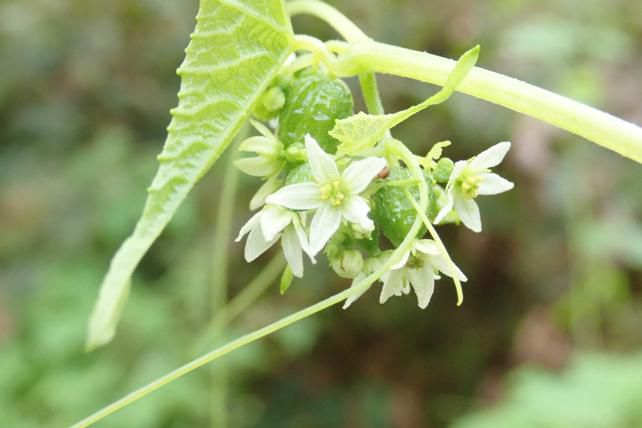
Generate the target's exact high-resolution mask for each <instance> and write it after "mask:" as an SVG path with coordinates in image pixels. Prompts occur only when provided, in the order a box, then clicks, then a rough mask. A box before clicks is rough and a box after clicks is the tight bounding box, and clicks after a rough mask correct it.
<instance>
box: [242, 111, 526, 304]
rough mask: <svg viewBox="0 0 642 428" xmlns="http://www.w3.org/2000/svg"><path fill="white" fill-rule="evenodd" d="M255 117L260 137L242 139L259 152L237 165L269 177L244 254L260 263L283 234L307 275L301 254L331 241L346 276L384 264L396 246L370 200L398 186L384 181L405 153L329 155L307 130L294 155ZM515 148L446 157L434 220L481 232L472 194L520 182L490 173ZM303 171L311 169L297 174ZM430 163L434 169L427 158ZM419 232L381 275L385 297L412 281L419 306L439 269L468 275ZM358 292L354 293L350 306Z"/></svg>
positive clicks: (299, 271)
mask: <svg viewBox="0 0 642 428" xmlns="http://www.w3.org/2000/svg"><path fill="white" fill-rule="evenodd" d="M253 124H254V126H255V127H256V128H257V129H258V130H259V132H260V133H261V134H262V135H261V136H256V137H251V138H249V139H248V140H246V141H244V142H243V143H242V144H241V145H240V147H239V150H241V151H244V152H253V153H255V154H256V156H254V157H248V158H243V159H240V160H238V161H237V162H236V166H237V167H238V168H239V169H241V170H242V171H243V172H245V173H247V174H249V175H252V176H256V177H261V178H263V179H264V180H266V182H265V183H264V184H263V186H262V187H261V188H260V189H259V191H258V192H257V194H256V195H255V196H254V198H253V199H252V201H251V204H250V208H251V209H252V210H259V211H258V212H257V213H256V214H255V215H254V216H252V218H250V220H249V221H248V222H247V223H246V224H245V225H244V226H243V227H242V229H241V231H240V234H239V236H238V238H237V241H240V240H241V239H242V238H243V237H244V236H246V235H248V237H247V242H246V245H245V258H246V260H247V261H248V262H251V261H253V260H254V259H256V258H257V257H258V256H260V255H261V254H263V253H264V252H265V251H267V250H268V249H269V248H271V247H272V246H273V245H275V244H276V243H277V241H279V240H280V241H281V245H282V247H283V252H284V255H285V257H286V260H287V262H288V265H289V269H290V270H291V272H292V274H293V275H295V276H297V277H302V276H303V271H304V263H303V258H304V257H303V254H304V253H305V254H306V255H307V256H308V258H309V259H310V261H311V262H312V263H316V257H317V255H318V254H319V253H320V252H321V251H322V250H323V249H324V248H325V253H326V255H327V256H328V258H329V261H330V265H331V266H332V267H333V269H334V270H335V271H336V272H337V273H338V274H339V275H340V276H343V277H346V278H352V279H353V280H354V281H353V283H356V282H358V281H360V280H361V279H362V278H365V277H366V276H367V275H370V274H371V273H372V272H374V271H375V270H376V269H377V268H378V267H379V266H381V264H382V263H383V261H384V260H385V259H386V256H387V255H389V254H390V252H391V251H392V250H382V249H380V244H379V241H380V238H379V234H377V235H376V236H375V234H374V232H375V231H376V229H380V228H381V227H382V226H381V225H380V224H376V223H377V222H376V221H375V220H376V219H377V218H376V217H373V216H372V212H371V208H372V205H373V200H372V199H373V195H374V194H376V193H377V192H378V191H381V189H383V188H385V186H388V185H390V186H395V185H399V183H395V182H394V180H392V181H391V179H390V178H388V179H386V175H387V171H389V170H390V169H391V168H399V167H402V166H401V165H400V163H399V161H398V160H396V159H395V158H394V157H392V156H387V155H386V154H385V153H382V154H383V156H381V157H377V156H367V155H364V156H352V157H350V156H347V155H345V154H342V155H340V154H337V155H332V154H329V153H327V152H325V151H324V150H323V149H322V148H321V147H320V145H319V144H318V143H317V141H315V139H314V138H312V137H311V136H310V135H306V136H305V141H304V145H302V147H300V149H299V152H298V153H297V158H296V161H295V162H292V161H291V159H292V153H291V150H290V151H288V150H287V149H286V148H284V145H283V144H282V143H281V142H280V141H279V140H278V139H277V138H276V137H275V136H274V135H273V134H272V133H271V132H270V130H269V129H268V128H267V127H265V126H264V125H262V124H260V123H256V122H254V123H253ZM509 148H510V143H508V142H503V143H499V144H497V145H495V146H493V147H491V148H489V149H488V150H486V151H484V152H482V153H480V154H479V155H478V156H475V157H473V158H471V159H468V160H463V161H458V162H455V163H453V162H452V161H450V160H449V159H447V158H442V159H441V160H442V161H443V162H439V165H447V166H449V167H447V168H446V169H447V171H446V176H445V177H443V178H442V179H441V180H440V181H441V182H442V184H443V185H440V184H438V183H437V182H436V181H435V180H432V181H431V189H432V192H433V193H434V194H435V195H437V198H436V205H437V209H436V210H435V213H436V215H433V216H432V217H431V218H430V221H431V222H432V223H433V224H444V223H460V222H461V223H463V224H464V225H465V226H466V227H468V228H469V229H471V230H473V231H475V232H479V231H481V219H480V213H479V208H478V206H477V204H476V202H475V199H476V198H477V197H478V196H480V195H494V194H498V193H502V192H505V191H507V190H510V189H511V188H512V187H513V183H511V182H509V181H507V180H505V179H504V178H502V177H500V176H499V175H497V174H495V173H492V172H491V171H490V168H492V167H494V166H497V165H498V164H499V163H500V162H501V161H502V160H503V158H504V156H505V155H506V153H507V151H508V150H509ZM369 153H372V151H370V152H369ZM302 155H303V156H302ZM423 159H425V158H423ZM392 163H395V164H396V165H393V164H392ZM432 163H433V165H436V164H437V162H432ZM425 164H426V163H425V162H424V163H423V165H425ZM302 169H304V170H305V171H306V173H305V174H300V173H296V174H295V173H294V171H300V170H302ZM424 169H429V168H426V167H425V166H424ZM430 174H431V171H430V170H428V171H425V175H426V176H428V177H430ZM441 174H442V175H443V171H441ZM295 175H296V177H294V176H295ZM293 177H294V178H293ZM415 217H416V212H415ZM423 230H424V232H422V234H423V233H425V229H423ZM414 238H415V239H414V241H413V242H412V245H411V246H410V248H409V249H408V251H406V252H405V253H404V254H403V256H402V258H401V260H400V261H399V262H398V263H396V264H395V265H393V266H392V267H391V268H390V270H388V271H387V272H386V273H384V274H383V275H382V276H381V277H380V278H379V280H380V281H381V282H382V283H383V287H382V289H381V295H380V302H381V303H383V302H385V301H387V300H388V299H389V298H390V297H392V296H401V295H404V294H408V293H409V292H410V290H411V289H412V290H414V292H415V294H416V296H417V300H418V303H419V307H421V308H425V307H426V306H427V305H428V303H429V302H430V298H431V296H432V294H433V289H434V283H435V280H436V279H439V278H440V275H441V274H445V275H447V276H450V277H452V278H457V279H459V280H460V281H465V280H466V277H465V276H464V274H463V273H462V272H461V271H460V270H459V269H458V268H457V267H456V266H455V265H454V264H453V263H452V262H451V261H450V260H448V259H447V256H446V254H445V253H444V252H443V251H442V248H440V246H438V245H437V243H436V242H435V241H434V240H431V239H422V236H417V237H414ZM355 242H366V243H370V244H374V245H370V249H369V250H367V251H365V253H366V254H365V256H364V254H363V252H364V251H363V247H355V245H354V243H355ZM372 247H374V250H373V249H372ZM357 297H358V296H354V297H353V298H351V299H349V300H348V301H347V303H346V307H347V306H348V305H350V304H351V303H352V302H353V301H354V300H356V298H357Z"/></svg>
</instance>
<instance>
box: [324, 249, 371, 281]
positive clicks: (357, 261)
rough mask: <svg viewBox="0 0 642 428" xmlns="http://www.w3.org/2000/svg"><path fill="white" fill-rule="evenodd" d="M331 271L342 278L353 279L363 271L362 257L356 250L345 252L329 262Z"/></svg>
mask: <svg viewBox="0 0 642 428" xmlns="http://www.w3.org/2000/svg"><path fill="white" fill-rule="evenodd" d="M330 264H331V265H332V269H334V271H335V272H336V273H337V275H339V276H340V277H342V278H354V277H356V276H357V275H358V274H359V273H360V272H361V270H362V269H363V256H362V255H361V253H360V252H359V251H357V250H347V251H344V252H342V253H341V254H340V255H338V256H337V257H333V258H332V259H331V260H330Z"/></svg>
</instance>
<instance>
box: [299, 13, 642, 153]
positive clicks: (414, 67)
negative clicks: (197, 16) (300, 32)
mask: <svg viewBox="0 0 642 428" xmlns="http://www.w3.org/2000/svg"><path fill="white" fill-rule="evenodd" d="M288 11H289V12H290V14H291V15H295V14H299V13H307V14H310V15H313V16H316V17H318V18H320V19H322V20H324V21H326V22H327V23H328V24H329V25H331V26H332V27H334V28H335V29H336V30H337V31H338V32H339V33H340V34H341V35H342V36H343V37H345V38H346V40H348V41H349V42H352V46H351V48H350V49H349V50H348V51H347V52H346V53H345V54H344V55H342V56H341V57H340V59H339V60H338V61H336V62H335V63H334V64H331V65H332V68H333V71H334V72H335V74H337V75H339V76H342V77H348V76H354V75H357V74H362V73H366V72H378V73H385V74H392V75H395V76H401V77H407V78H411V79H415V80H421V81H424V82H427V83H432V84H435V85H439V86H443V84H444V83H445V82H446V78H447V76H448V74H449V73H450V72H451V70H452V68H453V66H454V65H455V61H453V60H450V59H447V58H443V57H440V56H437V55H432V54H429V53H426V52H418V51H414V50H411V49H404V48H400V47H397V46H391V45H388V44H385V43H377V42H374V41H372V40H370V39H369V38H368V37H367V36H366V35H365V34H364V33H363V32H362V31H361V30H360V29H359V28H358V27H357V26H356V25H355V24H354V23H353V22H352V21H350V20H349V19H348V18H346V17H345V16H344V15H343V14H342V13H341V12H339V11H338V10H336V9H334V8H333V7H332V6H329V5H327V4H325V3H321V2H318V1H315V0H307V1H306V0H297V1H294V2H291V3H289V4H288ZM457 90H458V91H459V92H462V93H465V94H468V95H472V96H474V97H476V98H479V99H483V100H486V101H490V102H492V103H494V104H498V105H501V106H503V107H506V108H509V109H511V110H514V111H517V112H520V113H523V114H526V115H528V116H531V117H534V118H536V119H539V120H541V121H543V122H546V123H549V124H551V125H554V126H557V127H558V128H561V129H564V130H566V131H568V132H571V133H573V134H576V135H579V136H581V137H584V138H586V139H587V140H589V141H592V142H594V143H596V144H599V145H601V146H603V147H606V148H608V149H610V150H613V151H614V152H616V153H619V154H620V155H622V156H625V157H628V158H630V159H633V160H635V161H637V162H640V163H642V128H640V127H639V126H637V125H635V124H633V123H630V122H627V121H624V120H622V119H619V118H617V117H615V116H612V115H610V114H608V113H605V112H603V111H600V110H597V109H595V108H592V107H589V106H587V105H585V104H582V103H580V102H577V101H574V100H572V99H570V98H566V97H564V96H561V95H558V94H556V93H553V92H550V91H547V90H545V89H542V88H538V87H536V86H534V85H531V84H528V83H526V82H523V81H520V80H518V79H514V78H511V77H508V76H504V75H502V74H499V73H495V72H492V71H489V70H485V69H483V68H479V67H475V68H473V69H472V70H471V71H470V73H469V74H468V76H467V77H466V78H465V79H464V81H463V82H462V83H461V84H460V85H459V87H458V88H457Z"/></svg>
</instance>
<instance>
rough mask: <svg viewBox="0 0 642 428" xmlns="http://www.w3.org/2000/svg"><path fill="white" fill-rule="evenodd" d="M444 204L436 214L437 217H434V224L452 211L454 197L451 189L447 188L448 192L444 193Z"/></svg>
mask: <svg viewBox="0 0 642 428" xmlns="http://www.w3.org/2000/svg"><path fill="white" fill-rule="evenodd" d="M446 198H447V199H446V201H447V202H446V205H444V206H443V207H442V208H441V210H440V211H439V213H438V214H437V217H435V224H439V223H441V221H442V220H443V219H444V218H446V216H447V215H448V214H449V213H450V212H451V211H452V209H453V205H454V203H455V198H454V196H453V191H452V190H449V191H448V193H446Z"/></svg>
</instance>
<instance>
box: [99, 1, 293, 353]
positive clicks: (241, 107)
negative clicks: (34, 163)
mask: <svg viewBox="0 0 642 428" xmlns="http://www.w3.org/2000/svg"><path fill="white" fill-rule="evenodd" d="M291 37H292V31H291V27H290V23H289V20H288V18H287V15H286V14H285V10H284V6H283V2H282V0H202V1H201V4H200V8H199V11H198V15H197V17H196V29H195V30H194V33H193V34H192V35H191V41H190V43H189V45H188V47H187V49H186V51H185V52H186V55H185V60H184V61H183V64H182V65H181V66H180V67H179V69H178V71H177V73H178V75H179V76H181V88H180V91H179V93H178V98H179V103H178V107H176V108H175V109H173V110H172V111H171V113H172V121H171V123H170V125H169V127H168V128H167V130H168V136H167V140H166V142H165V146H164V147H163V151H162V153H161V154H160V156H158V161H159V162H160V167H159V169H158V172H157V173H156V176H155V177H154V180H153V181H152V184H151V186H150V187H149V189H148V193H149V195H148V197H147V201H146V203H145V207H144V209H143V213H142V215H141V218H140V220H139V221H138V223H137V225H136V228H135V229H134V232H133V233H132V235H131V236H130V237H129V238H128V239H127V240H126V241H125V242H124V243H123V244H122V246H121V247H120V249H119V250H118V252H117V253H116V255H115V256H114V258H113V259H112V262H111V265H110V268H109V271H108V272H107V275H106V276H105V279H104V280H103V283H102V286H101V289H100V295H99V296H98V301H97V302H96V306H95V307H94V310H93V313H92V315H91V318H90V321H89V333H88V337H87V348H88V349H92V348H95V347H97V346H100V345H103V344H105V343H107V342H109V341H110V340H111V339H112V337H113V336H114V333H115V330H116V324H117V323H118V319H119V317H120V312H121V309H122V306H123V304H124V302H125V300H126V298H127V293H128V291H129V283H130V279H131V276H132V274H133V272H134V270H135V268H136V266H137V265H138V263H139V262H140V260H141V259H142V257H143V255H144V254H145V253H146V252H147V250H148V249H149V247H150V246H151V245H152V243H153V242H154V241H155V240H156V238H157V237H158V236H159V235H160V233H161V232H162V231H163V229H164V228H165V226H166V225H167V223H168V222H169V221H170V220H171V218H172V217H173V215H174V213H175V212H176V210H177V209H178V207H179V206H180V204H181V202H182V201H183V200H184V199H185V197H186V196H187V194H188V193H189V191H190V190H191V189H192V187H193V186H194V184H195V183H196V182H197V181H198V180H199V179H200V178H201V177H202V176H203V175H204V174H205V173H206V172H207V171H208V170H209V169H210V167H211V166H212V164H214V162H215V161H216V160H217V159H218V157H219V156H220V155H221V154H222V153H223V151H224V150H225V148H226V147H227V146H228V145H229V143H230V142H231V141H232V139H233V138H234V136H235V135H236V134H237V133H238V131H239V129H240V128H241V126H242V125H243V123H244V122H245V120H246V119H247V117H248V115H249V114H250V111H251V110H252V108H253V107H254V105H255V104H256V102H257V101H258V99H259V98H260V96H261V94H262V93H263V91H264V90H265V89H266V88H267V87H268V85H269V83H270V82H271V81H272V79H273V78H274V76H275V75H276V73H277V72H278V70H279V68H280V67H281V65H282V64H283V62H284V61H285V59H286V58H287V56H288V55H289V53H290V40H291Z"/></svg>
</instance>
